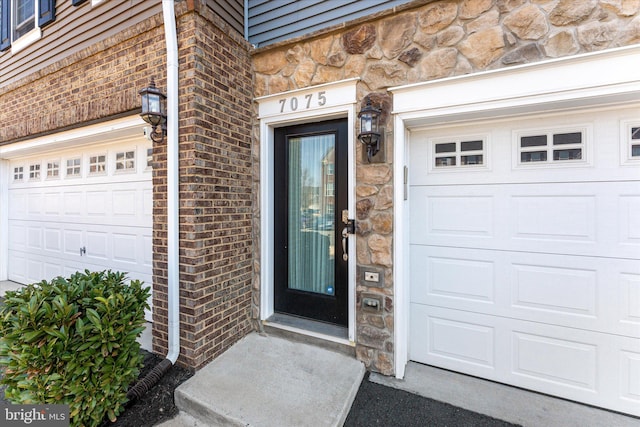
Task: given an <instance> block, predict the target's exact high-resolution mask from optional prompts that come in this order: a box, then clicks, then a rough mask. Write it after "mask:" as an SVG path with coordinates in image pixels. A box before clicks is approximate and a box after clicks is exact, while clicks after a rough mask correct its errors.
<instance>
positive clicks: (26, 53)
mask: <svg viewBox="0 0 640 427" xmlns="http://www.w3.org/2000/svg"><path fill="white" fill-rule="evenodd" d="M161 11H162V2H161V1H160V0H153V1H151V0H109V1H106V2H104V3H101V4H99V5H98V6H96V7H91V2H90V1H87V2H85V3H83V4H82V5H80V6H73V5H72V4H71V0H57V2H56V19H55V21H54V22H53V23H51V24H49V25H47V26H46V27H44V28H43V29H42V38H41V39H40V40H38V41H36V42H35V43H33V44H31V45H29V46H28V47H26V48H25V49H23V50H21V51H19V52H17V53H16V54H12V53H11V50H7V51H5V52H0V88H2V87H3V86H5V85H7V84H9V83H11V82H13V81H16V80H18V79H22V78H24V77H26V76H27V75H29V74H31V73H33V72H35V71H38V70H41V69H43V68H45V67H46V66H48V65H51V64H54V63H56V62H57V61H60V60H62V59H64V58H66V57H69V56H70V55H73V54H74V53H76V52H79V51H81V50H82V49H85V48H87V47H89V46H91V45H94V44H96V43H98V42H100V41H102V40H104V39H106V38H107V37H109V36H111V35H114V34H117V33H118V32H121V31H123V30H124V29H126V28H129V27H131V26H133V25H136V24H138V23H140V22H143V21H144V20H146V19H148V18H150V17H151V16H153V15H155V14H156V13H159V12H161Z"/></svg>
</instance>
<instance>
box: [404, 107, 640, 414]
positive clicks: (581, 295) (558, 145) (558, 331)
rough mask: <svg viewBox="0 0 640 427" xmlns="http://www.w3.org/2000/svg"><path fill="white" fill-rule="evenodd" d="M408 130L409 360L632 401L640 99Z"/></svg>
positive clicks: (639, 301)
mask: <svg viewBox="0 0 640 427" xmlns="http://www.w3.org/2000/svg"><path fill="white" fill-rule="evenodd" d="M635 107H636V108H627V109H620V108H619V109H607V110H600V111H583V112H580V113H572V114H567V113H565V114H562V115H555V116H540V117H527V118H525V119H523V118H519V119H517V120H503V121H501V122H494V123H489V124H487V122H484V123H466V124H464V125H458V126H455V127H453V126H449V127H440V128H430V129H424V130H420V131H414V132H413V133H412V135H411V144H410V148H409V149H410V153H409V158H410V159H411V161H410V169H409V170H410V190H409V191H410V193H409V204H410V217H411V220H410V233H409V234H410V248H409V250H410V280H411V288H410V297H411V305H410V338H409V355H410V359H411V360H415V361H418V362H422V363H427V364H430V365H435V366H438V367H443V368H447V369H451V370H455V371H459V372H463V373H467V374H471V375H476V376H479V377H483V378H487V379H491V380H495V381H500V382H504V383H508V384H512V385H516V386H520V387H524V388H529V389H533V390H537V391H541V392H544V393H548V394H552V395H556V396H560V397H564V398H568V399H572V400H576V401H580V402H584V403H588V404H593V405H596V406H601V407H605V408H610V409H614V410H618V411H622V412H626V413H630V414H634V415H640V131H639V129H640V114H639V111H640V109H638V108H637V106H635Z"/></svg>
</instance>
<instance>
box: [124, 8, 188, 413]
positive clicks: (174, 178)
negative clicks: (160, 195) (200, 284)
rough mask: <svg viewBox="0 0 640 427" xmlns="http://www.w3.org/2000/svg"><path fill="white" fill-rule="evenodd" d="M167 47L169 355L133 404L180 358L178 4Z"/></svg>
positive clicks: (170, 16)
mask: <svg viewBox="0 0 640 427" xmlns="http://www.w3.org/2000/svg"><path fill="white" fill-rule="evenodd" d="M162 15H163V19H164V34H165V41H166V44H167V304H168V338H169V339H168V347H169V349H168V353H167V355H166V357H165V359H164V360H162V361H161V362H160V363H158V364H157V365H156V366H155V367H154V368H153V369H152V370H151V371H150V372H149V373H148V374H147V376H146V377H144V378H143V379H142V380H140V381H139V382H138V383H137V384H136V385H134V386H133V387H132V388H131V389H130V390H129V391H128V392H127V398H128V399H129V401H132V400H135V399H138V398H140V397H142V396H143V395H144V394H145V393H146V392H147V391H149V390H150V389H151V388H152V387H153V386H154V385H155V384H156V383H157V382H158V381H159V380H160V379H161V378H162V376H163V375H164V374H165V373H166V372H167V371H168V370H169V368H171V366H173V364H174V363H176V360H178V356H179V355H180V301H179V285H180V270H179V256H178V254H179V247H180V244H179V218H178V214H179V210H178V206H179V205H178V197H179V194H178V179H179V168H178V167H179V162H178V152H179V147H178V37H177V33H176V18H175V10H174V0H162Z"/></svg>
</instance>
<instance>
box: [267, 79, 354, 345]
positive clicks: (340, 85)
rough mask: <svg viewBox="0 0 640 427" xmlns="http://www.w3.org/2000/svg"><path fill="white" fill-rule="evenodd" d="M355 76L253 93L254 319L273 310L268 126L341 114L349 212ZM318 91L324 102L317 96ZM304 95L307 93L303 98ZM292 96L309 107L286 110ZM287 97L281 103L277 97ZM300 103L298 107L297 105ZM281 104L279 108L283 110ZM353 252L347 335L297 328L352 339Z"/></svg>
mask: <svg viewBox="0 0 640 427" xmlns="http://www.w3.org/2000/svg"><path fill="white" fill-rule="evenodd" d="M359 80H360V79H359V78H353V79H347V80H342V81H339V82H334V83H326V84H322V85H318V86H312V87H308V88H304V89H296V90H293V91H289V92H283V93H278V94H274V95H268V96H264V97H260V98H256V99H255V101H256V102H257V103H258V119H259V121H260V159H261V160H260V213H261V215H260V224H261V230H262V231H263V232H262V233H261V235H260V242H261V247H262V248H265V250H263V251H262V253H261V255H260V264H261V268H260V283H261V292H260V320H262V321H264V320H266V319H267V318H269V317H270V316H271V315H272V314H273V313H274V303H273V262H274V254H273V250H272V249H269V248H273V238H274V236H273V207H274V203H275V202H274V200H273V185H274V183H273V167H274V166H273V163H274V152H273V142H274V129H275V128H276V127H281V126H289V125H295V124H301V123H311V122H317V121H322V120H331V119H336V118H346V119H347V129H348V141H349V142H348V144H349V147H348V153H349V158H348V176H347V188H349V189H350V190H349V194H348V199H349V202H348V209H349V215H350V217H353V215H355V193H354V190H353V189H355V154H354V153H355V143H354V141H356V138H355V134H354V130H355V123H356V118H357V116H356V101H357V98H356V85H357V83H358V81H359ZM320 95H322V96H323V97H324V98H323V100H324V102H317V101H320V100H321V99H322V98H320ZM307 96H310V98H307ZM293 97H297V98H298V99H300V100H308V99H311V101H312V102H311V103H310V104H309V105H310V107H309V108H305V107H306V105H307V104H306V102H305V103H300V104H299V105H298V106H299V107H300V108H298V109H297V110H296V111H290V109H289V108H288V106H290V105H291V104H290V102H289V101H290V100H291V99H292V98H293ZM282 100H287V102H286V106H287V108H283V107H284V106H285V105H284V104H283V103H282V102H281V101H282ZM303 106H304V107H303ZM283 110H284V111H283ZM348 244H349V253H350V254H355V253H356V247H355V239H349V243H348ZM355 258H356V257H355V256H353V257H349V267H348V269H349V273H348V274H349V284H348V289H349V297H348V316H349V323H348V329H349V338H348V341H347V342H345V340H343V339H339V338H335V337H330V336H327V335H324V334H316V333H314V332H311V331H300V330H297V332H300V333H303V334H306V335H310V336H318V337H320V338H322V339H326V340H329V341H335V342H340V343H344V344H353V343H355V325H356V323H355V317H356V315H355V308H356V307H355V304H356V302H355V286H356V284H355V276H356V263H355Z"/></svg>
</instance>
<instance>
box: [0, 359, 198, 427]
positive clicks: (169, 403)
mask: <svg viewBox="0 0 640 427" xmlns="http://www.w3.org/2000/svg"><path fill="white" fill-rule="evenodd" d="M141 353H142V354H143V355H144V367H143V368H142V369H141V371H140V376H139V379H141V378H144V377H145V376H146V375H147V373H148V372H149V371H150V370H151V369H153V367H154V366H156V365H157V364H158V363H160V362H161V361H162V360H163V359H164V358H163V357H161V356H158V355H156V354H153V353H149V352H148V351H145V350H141ZM191 376H193V371H191V370H188V369H184V368H181V367H179V366H176V365H174V366H172V367H171V368H170V369H169V370H168V371H167V372H166V374H165V375H164V376H163V377H162V379H161V380H160V381H159V382H158V383H157V384H156V385H155V386H153V388H152V389H151V390H149V391H148V392H147V394H145V395H144V396H142V398H140V399H138V400H136V401H134V402H129V403H128V404H127V405H126V406H125V411H124V412H123V413H121V414H120V415H119V416H118V419H117V420H116V422H114V423H112V422H111V421H109V420H108V419H106V420H105V422H103V423H102V427H110V426H112V427H151V426H155V425H157V424H160V423H162V422H163V421H166V420H168V419H171V418H173V417H175V416H176V415H177V414H178V408H177V407H176V405H175V402H174V400H173V392H174V390H175V389H176V388H177V387H178V386H179V385H180V384H182V383H183V382H185V381H186V380H187V379H189V378H190V377H191ZM0 403H3V404H10V403H11V402H9V401H8V400H6V399H5V397H4V387H0Z"/></svg>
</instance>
